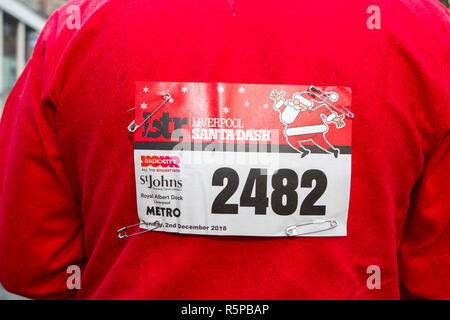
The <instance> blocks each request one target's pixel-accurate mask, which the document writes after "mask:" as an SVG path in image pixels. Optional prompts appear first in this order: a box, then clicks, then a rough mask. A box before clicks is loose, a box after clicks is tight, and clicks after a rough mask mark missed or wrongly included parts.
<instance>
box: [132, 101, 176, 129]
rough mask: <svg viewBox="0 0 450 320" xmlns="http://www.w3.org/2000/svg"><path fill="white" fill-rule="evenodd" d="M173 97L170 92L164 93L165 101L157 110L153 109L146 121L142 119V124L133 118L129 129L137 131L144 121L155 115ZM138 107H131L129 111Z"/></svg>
mask: <svg viewBox="0 0 450 320" xmlns="http://www.w3.org/2000/svg"><path fill="white" fill-rule="evenodd" d="M170 99H171V97H170V94H169V93H166V94H165V95H164V102H163V103H161V105H160V106H159V107H158V108H156V109H155V111H153V112H152V113H151V114H150V115H149V116H148V117H147V118H145V119H144V121H142V122H141V123H140V124H136V121H135V120H133V121H132V122H131V123H130V125H129V126H128V131H130V132H135V131H136V130H137V129H139V128H140V127H141V126H142V125H143V124H144V123H146V122H147V121H148V120H150V118H151V117H153V115H154V114H155V113H156V112H157V111H158V110H159V109H161V108H162V106H163V105H165V104H166V103H167V102H168V101H169V100H170ZM134 109H136V108H131V109H129V110H128V111H131V110H134Z"/></svg>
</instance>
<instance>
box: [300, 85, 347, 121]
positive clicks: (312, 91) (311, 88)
mask: <svg viewBox="0 0 450 320" xmlns="http://www.w3.org/2000/svg"><path fill="white" fill-rule="evenodd" d="M308 90H309V92H310V93H311V94H312V95H314V96H315V97H317V98H319V99H322V100H321V101H319V102H320V103H325V104H326V105H327V106H329V107H331V108H333V109H335V110H337V111H339V112H341V113H343V114H345V115H346V116H347V117H349V118H350V119H353V118H354V117H355V115H354V114H353V113H352V112H350V111H348V110H347V109H345V108H344V107H341V108H342V109H344V110H345V112H344V111H342V110H341V109H339V108H338V107H336V106H334V105H332V104H331V103H329V102H328V101H326V98H325V99H324V98H321V96H322V95H325V96H326V97H328V95H327V94H326V93H325V92H323V91H322V90H320V89H319V88H317V87H315V86H309V89H308ZM317 93H320V95H318V94H317Z"/></svg>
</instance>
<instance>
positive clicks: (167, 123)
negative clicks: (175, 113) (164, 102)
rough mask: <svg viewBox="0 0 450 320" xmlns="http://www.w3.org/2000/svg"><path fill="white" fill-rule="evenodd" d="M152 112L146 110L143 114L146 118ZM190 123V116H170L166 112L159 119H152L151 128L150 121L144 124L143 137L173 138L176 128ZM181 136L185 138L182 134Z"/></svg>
mask: <svg viewBox="0 0 450 320" xmlns="http://www.w3.org/2000/svg"><path fill="white" fill-rule="evenodd" d="M150 114H151V113H149V112H144V113H143V114H142V115H143V117H144V119H146V118H147V117H148V116H150ZM187 123H188V118H170V117H169V113H168V112H164V113H163V115H162V117H161V118H159V120H153V121H152V127H151V128H150V124H149V121H146V122H145V124H144V131H143V132H142V137H143V138H145V137H147V138H154V139H156V138H159V137H163V138H165V139H171V138H172V133H173V131H175V130H178V129H181V127H182V126H183V125H185V124H187ZM179 138H181V139H182V138H183V136H182V135H180V136H179Z"/></svg>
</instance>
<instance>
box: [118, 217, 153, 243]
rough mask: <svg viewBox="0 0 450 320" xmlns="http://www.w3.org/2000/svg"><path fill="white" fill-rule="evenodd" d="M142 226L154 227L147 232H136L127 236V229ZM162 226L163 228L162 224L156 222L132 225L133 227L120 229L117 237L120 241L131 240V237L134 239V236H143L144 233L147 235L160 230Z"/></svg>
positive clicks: (142, 222)
mask: <svg viewBox="0 0 450 320" xmlns="http://www.w3.org/2000/svg"><path fill="white" fill-rule="evenodd" d="M141 225H146V226H152V227H153V228H152V229H148V230H145V231H141V232H135V233H132V234H127V229H130V228H134V227H138V226H139V227H140V226H141ZM161 226H162V224H161V222H159V221H154V222H145V221H141V222H139V223H136V224H132V225H131V226H127V227H124V228H120V229H119V230H117V237H118V238H119V239H124V238H129V237H133V236H137V235H140V234H143V233H147V232H150V231H153V230H155V229H158V228H160V227H161Z"/></svg>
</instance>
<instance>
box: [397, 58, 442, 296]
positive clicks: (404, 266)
mask: <svg viewBox="0 0 450 320" xmlns="http://www.w3.org/2000/svg"><path fill="white" fill-rule="evenodd" d="M446 65H447V69H446V72H445V77H446V78H445V79H444V81H443V82H444V83H442V85H443V86H444V90H440V91H441V93H442V94H441V95H440V97H441V103H442V108H441V109H442V112H440V114H439V115H438V121H437V123H436V135H435V139H434V140H435V141H434V143H435V145H436V148H435V151H434V152H433V154H432V155H431V156H430V157H429V159H428V160H427V161H426V162H425V165H424V170H423V174H422V178H421V179H420V181H419V182H418V183H417V185H416V187H415V190H414V193H413V196H412V200H411V206H410V208H411V210H410V212H409V214H408V218H407V221H406V225H405V229H404V232H403V237H402V241H401V243H400V251H399V270H400V281H401V286H402V291H403V292H402V295H403V297H404V298H420V299H423V298H426V299H450V277H449V274H448V273H449V270H450V227H449V220H450V204H449V203H450V197H449V192H450V174H449V172H450V134H449V129H450V112H449V105H450V101H449V100H450V99H449V95H450V94H449V88H450V84H449V81H448V76H449V73H448V59H447V64H446Z"/></svg>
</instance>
